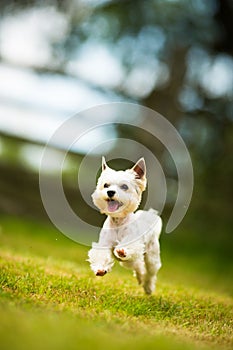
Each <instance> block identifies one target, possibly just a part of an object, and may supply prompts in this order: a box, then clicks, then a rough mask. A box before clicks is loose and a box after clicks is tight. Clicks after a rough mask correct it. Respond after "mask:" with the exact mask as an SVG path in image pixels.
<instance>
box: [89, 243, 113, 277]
mask: <svg viewBox="0 0 233 350" xmlns="http://www.w3.org/2000/svg"><path fill="white" fill-rule="evenodd" d="M88 258H89V259H88V261H89V262H90V265H91V269H92V271H93V272H94V274H95V275H96V276H104V275H105V274H106V273H107V272H110V271H111V269H112V266H113V264H114V260H113V256H112V250H111V249H109V248H101V247H100V246H98V244H95V245H93V246H92V249H91V250H89V252H88Z"/></svg>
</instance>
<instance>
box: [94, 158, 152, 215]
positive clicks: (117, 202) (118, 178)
mask: <svg viewBox="0 0 233 350" xmlns="http://www.w3.org/2000/svg"><path fill="white" fill-rule="evenodd" d="M145 188H146V165H145V161H144V158H141V159H139V161H138V162H137V163H136V164H135V165H134V166H133V167H132V168H131V169H127V170H125V171H122V170H120V171H116V170H113V169H111V168H110V167H109V166H108V165H107V163H106V161H105V158H104V157H103V159H102V173H101V175H100V177H99V179H98V183H97V187H96V190H95V191H94V193H93V194H92V199H93V202H94V204H95V205H96V207H97V208H99V209H100V212H101V213H103V214H106V215H110V216H112V217H125V216H126V215H127V214H129V213H133V212H134V211H135V210H136V209H137V208H138V206H139V204H140V202H141V197H142V192H143V191H144V190H145Z"/></svg>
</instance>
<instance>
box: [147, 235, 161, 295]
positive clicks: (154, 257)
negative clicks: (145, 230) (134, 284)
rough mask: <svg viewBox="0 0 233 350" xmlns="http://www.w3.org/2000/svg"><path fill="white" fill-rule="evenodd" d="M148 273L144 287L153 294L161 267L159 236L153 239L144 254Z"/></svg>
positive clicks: (148, 292)
mask: <svg viewBox="0 0 233 350" xmlns="http://www.w3.org/2000/svg"><path fill="white" fill-rule="evenodd" d="M144 261H145V267H146V274H145V278H144V282H143V288H144V291H145V293H146V294H151V293H152V292H153V291H154V290H155V284H156V280H157V276H156V275H157V272H158V270H159V269H160V267H161V266H162V265H161V260H160V248H159V241H158V239H157V238H154V239H153V240H151V241H150V242H149V243H148V245H147V247H146V253H145V255H144Z"/></svg>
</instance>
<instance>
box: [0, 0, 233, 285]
mask: <svg viewBox="0 0 233 350" xmlns="http://www.w3.org/2000/svg"><path fill="white" fill-rule="evenodd" d="M0 14H1V22H0V213H1V220H5V218H6V217H8V220H11V221H12V222H13V221H14V220H16V219H17V221H16V223H18V220H19V219H20V220H24V221H28V222H34V223H35V224H36V223H39V222H43V224H44V223H49V220H48V217H47V214H46V212H45V210H44V208H43V205H42V201H41V197H40V192H39V166H40V160H41V157H42V153H43V149H44V145H45V144H46V142H47V141H48V140H49V138H50V137H51V135H52V134H53V133H54V131H55V130H56V129H57V128H58V127H59V126H60V125H61V124H62V123H63V122H64V121H66V120H67V119H68V118H69V117H70V116H71V115H74V114H75V113H77V112H79V111H82V110H84V109H86V108H89V107H92V106H95V105H97V104H101V103H108V102H133V103H139V104H141V105H143V106H147V107H150V108H152V109H153V110H156V111H157V112H159V113H161V114H162V115H164V116H165V117H166V118H167V119H168V120H169V121H170V122H171V123H172V124H173V125H174V126H175V127H176V128H177V130H178V131H179V133H180V134H181V136H182V137H183V139H184V141H185V142H186V145H187V147H188V149H189V151H190V154H191V157H192V161H193V167H194V176H195V182H194V192H193V198H192V201H191V205H190V208H189V210H188V213H187V215H186V217H185V219H184V220H183V222H182V223H181V225H180V226H179V227H178V228H177V229H176V230H175V231H174V232H173V233H172V234H170V235H166V234H163V235H162V242H161V243H162V249H163V250H164V251H166V253H165V255H166V254H167V261H168V264H169V262H170V263H172V260H173V257H174V256H176V258H177V259H179V258H180V259H181V261H182V264H183V266H185V269H186V270H187V273H188V264H189V263H188V261H189V259H191V260H192V264H194V265H195V267H196V268H197V269H199V270H200V271H202V270H203V271H205V272H207V273H208V276H209V278H211V276H212V275H211V274H213V276H214V278H215V279H216V286H218V287H220V289H222V290H224V291H226V292H229V291H230V290H232V283H231V277H232V275H231V274H232V226H233V215H232V198H233V186H232V176H233V153H232V148H233V123H232V121H233V105H232V95H233V59H232V54H233V35H232V34H233V33H232V32H233V27H232V20H233V16H232V15H233V5H232V2H231V1H230V0H222V1H220V0H207V1H199V0H196V1H195V0H192V1H184V0H163V1H162V0H148V1H137V0H134V1H127V0H125V1H117V0H112V1H111V0H109V1H108V0H102V1H101V0H86V1H85V0H79V1H78V0H71V1H59V0H57V1H55V0H50V1H1V2H0ZM96 118H97V119H96V120H98V116H96ZM106 121H108V117H107V116H106ZM110 122H112V123H114V122H115V120H114V119H112V118H111V120H110ZM85 127H88V120H85V119H80V128H85ZM108 132H109V130H103V131H102V133H100V134H99V135H96V138H88V137H87V138H86V140H84V141H83V143H82V142H81V143H80V144H79V147H76V148H75V147H74V148H73V149H71V150H70V152H69V153H68V155H67V157H66V164H65V167H64V173H63V185H64V189H65V193H66V195H67V198H68V199H69V202H70V204H71V206H72V207H74V210H75V209H76V210H77V211H78V213H79V214H80V215H81V216H82V217H83V218H84V219H85V220H86V221H87V222H89V221H92V220H96V221H98V220H102V219H103V218H102V217H101V218H100V215H99V214H98V213H97V211H94V210H93V209H90V208H89V207H88V205H85V203H83V202H82V203H81V202H80V201H81V199H80V193H79V191H78V189H77V183H76V182H77V179H76V176H77V169H78V166H79V164H80V163H81V161H82V159H83V157H84V156H85V154H86V152H87V149H89V148H90V147H94V146H95V144H97V143H98V142H103V141H104V139H105V137H106V133H108ZM112 132H113V135H114V136H115V137H116V138H118V137H119V138H120V137H127V138H132V139H135V140H137V141H138V142H140V143H141V144H143V145H145V147H147V148H150V149H151V150H152V151H153V153H154V154H155V155H156V157H157V158H158V159H159V161H160V164H161V165H162V168H163V170H164V172H165V175H166V179H167V183H168V185H169V184H170V187H169V186H168V198H167V202H166V206H165V210H164V212H163V214H162V216H163V219H164V222H165V223H166V222H167V219H168V217H169V215H170V213H171V210H172V207H173V206H174V203H175V199H176V189H177V174H176V171H175V167H174V166H172V167H171V162H170V161H169V159H168V157H167V153H166V150H165V149H164V147H163V146H162V145H161V144H158V143H156V141H155V140H152V139H150V138H149V137H148V135H146V134H143V133H140V132H138V130H136V131H135V130H134V129H132V128H126V127H124V126H120V125H118V126H116V127H115V128H114V130H112ZM58 141H59V142H58V143H57V144H54V145H53V147H51V162H50V164H48V168H47V170H46V171H47V175H48V177H49V178H50V179H51V178H52V179H53V177H54V178H56V176H57V174H58V171H59V169H57V168H56V160H57V159H59V157H62V156H63V155H64V154H65V152H66V144H65V142H64V140H62V139H60V140H58ZM135 152H136V151H135ZM105 155H106V157H108V152H106V154H105ZM90 157H93V159H94V158H98V159H100V154H92V155H90ZM122 158H124V157H122ZM113 165H116V166H119V167H120V166H121V165H126V164H125V163H124V162H123V160H122V159H119V160H118V162H117V161H116V162H115V163H113ZM90 176H93V174H90V173H88V172H87V177H90ZM155 179H156V174H155ZM80 203H81V204H80ZM15 227H17V225H15ZM77 229H78V228H77ZM51 254H52V252H51ZM165 264H166V262H165ZM226 281H227V282H226Z"/></svg>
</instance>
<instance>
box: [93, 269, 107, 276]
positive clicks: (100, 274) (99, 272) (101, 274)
mask: <svg viewBox="0 0 233 350" xmlns="http://www.w3.org/2000/svg"><path fill="white" fill-rule="evenodd" d="M106 273H107V271H106V270H98V271H97V272H96V274H95V275H96V276H104V275H106Z"/></svg>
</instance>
